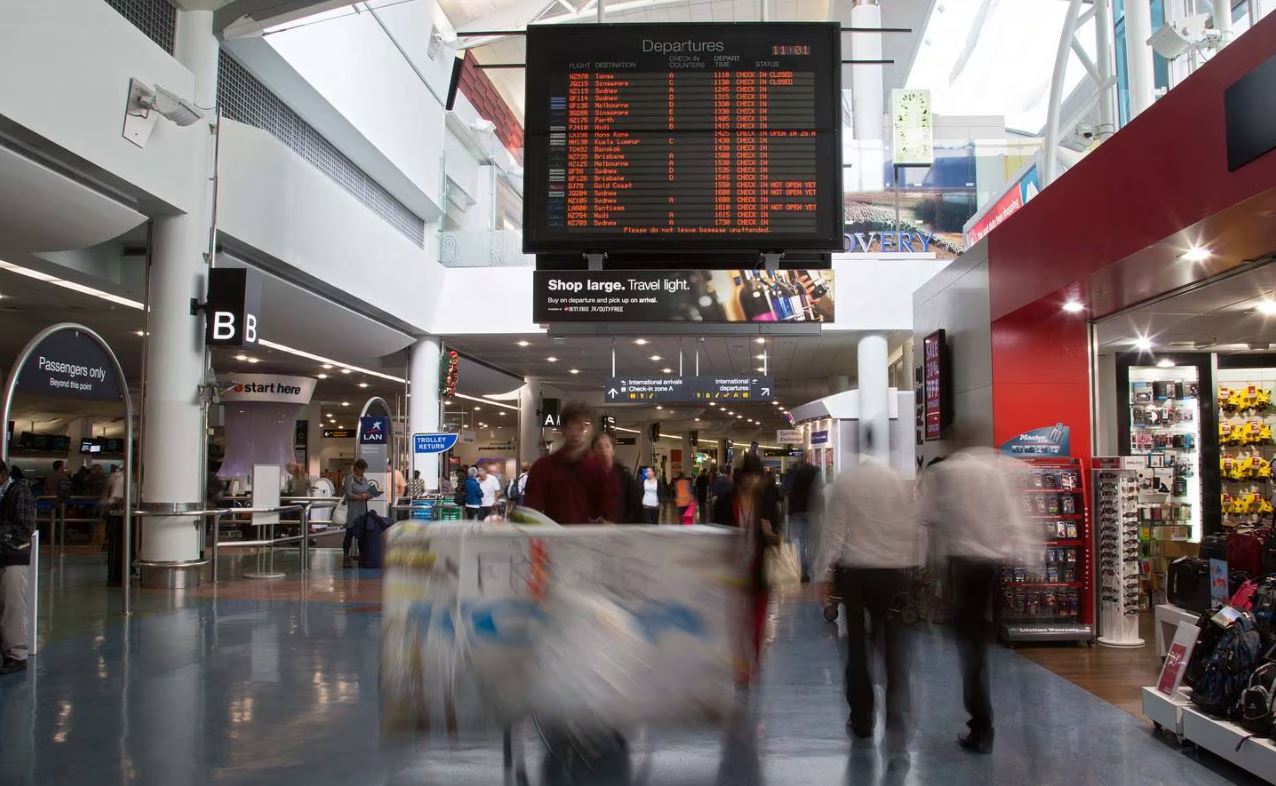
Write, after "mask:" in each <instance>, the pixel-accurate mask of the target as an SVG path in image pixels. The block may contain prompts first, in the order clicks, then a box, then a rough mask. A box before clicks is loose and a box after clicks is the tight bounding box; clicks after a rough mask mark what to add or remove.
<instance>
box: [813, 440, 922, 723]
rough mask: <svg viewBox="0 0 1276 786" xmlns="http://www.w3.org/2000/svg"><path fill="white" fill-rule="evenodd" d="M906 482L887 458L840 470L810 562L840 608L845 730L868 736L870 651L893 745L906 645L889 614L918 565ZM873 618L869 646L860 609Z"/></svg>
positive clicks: (902, 714) (902, 715) (900, 714)
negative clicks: (878, 669)
mask: <svg viewBox="0 0 1276 786" xmlns="http://www.w3.org/2000/svg"><path fill="white" fill-rule="evenodd" d="M920 530H921V528H920V525H919V522H918V518H917V509H916V504H915V502H914V497H913V489H912V485H911V484H910V483H908V482H907V481H905V480H904V479H903V478H902V477H900V475H899V474H898V473H897V472H895V470H893V469H891V468H890V467H889V466H887V465H886V464H884V463H882V462H881V461H878V460H877V459H873V458H868V459H866V460H864V461H863V462H861V463H860V464H858V465H856V466H854V467H851V468H850V469H848V470H846V471H845V472H843V473H842V474H841V475H840V476H838V478H837V480H836V481H835V482H834V484H833V489H832V495H831V497H830V499H829V504H828V506H827V509H826V511H825V514H824V523H823V527H822V532H821V536H820V548H819V551H818V553H817V555H816V561H815V565H814V569H813V574H814V577H815V578H822V579H823V582H824V586H823V590H824V592H825V593H827V592H828V590H829V588H830V587H829V585H830V584H832V585H833V587H834V588H835V589H836V590H837V593H838V595H839V596H841V600H842V605H843V607H844V608H845V615H846V628H847V634H848V642H847V645H848V652H847V660H846V678H845V679H846V702H847V704H849V705H850V708H851V711H850V717H849V718H848V719H847V721H846V725H847V727H848V728H849V730H850V731H851V732H852V733H853V734H855V736H857V737H871V736H873V718H874V715H873V698H874V697H873V680H872V676H871V671H872V669H871V667H870V665H869V656H870V652H872V653H874V654H876V653H880V655H881V657H882V658H883V661H884V663H885V666H886V669H885V671H886V730H887V733H888V734H890V735H892V737H893V739H892V743H893V744H907V741H908V735H909V733H910V731H911V723H910V721H909V690H908V674H907V668H908V652H907V647H906V643H905V641H904V637H903V631H902V630H900V625H901V623H900V622H899V621H898V620H897V619H895V618H893V617H892V616H890V615H888V613H887V612H888V609H889V608H890V606H891V605H892V602H893V601H894V599H895V597H896V596H897V595H899V594H901V593H905V592H907V590H908V573H907V571H908V569H909V568H913V567H916V566H917V565H919V564H921V562H920V555H921V537H920ZM866 610H867V611H868V614H869V616H870V617H871V618H872V636H873V641H872V647H871V648H870V646H869V644H870V642H869V640H868V633H867V631H866V628H865V624H864V612H865V611H866Z"/></svg>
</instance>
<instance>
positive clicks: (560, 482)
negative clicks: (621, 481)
mask: <svg viewBox="0 0 1276 786" xmlns="http://www.w3.org/2000/svg"><path fill="white" fill-rule="evenodd" d="M561 417H562V420H561V422H560V424H559V430H560V431H561V432H562V434H563V446H562V447H561V448H559V449H558V450H556V451H554V452H553V453H551V454H549V455H548V456H545V457H543V458H541V459H539V460H537V462H536V463H535V464H533V465H532V471H531V473H530V474H528V476H527V488H526V489H525V490H524V492H523V501H522V504H523V505H525V506H527V507H529V508H533V509H535V510H539V511H540V512H541V513H544V514H545V515H546V516H549V517H550V518H551V519H553V520H554V521H556V522H558V523H559V524H596V523H599V522H602V521H603V520H604V519H605V518H606V517H607V480H608V478H607V475H608V472H609V471H610V467H604V466H603V464H602V462H601V461H599V459H598V457H597V456H595V455H594V453H593V451H591V450H590V449H589V427H590V425H591V424H590V417H589V408H588V407H586V406H585V405H584V404H581V403H579V402H569V403H568V404H567V405H566V406H564V407H563V411H562V415H561Z"/></svg>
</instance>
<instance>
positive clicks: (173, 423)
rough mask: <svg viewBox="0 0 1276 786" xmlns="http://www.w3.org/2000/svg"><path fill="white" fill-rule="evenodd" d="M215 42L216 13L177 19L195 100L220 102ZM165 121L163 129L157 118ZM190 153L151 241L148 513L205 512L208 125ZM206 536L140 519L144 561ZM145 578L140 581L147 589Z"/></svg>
mask: <svg viewBox="0 0 1276 786" xmlns="http://www.w3.org/2000/svg"><path fill="white" fill-rule="evenodd" d="M217 51H218V50H217V39H216V38H215V37H214V36H213V14H212V12H211V11H179V12H178V14H177V37H176V45H175V48H174V56H175V57H176V58H177V60H178V62H180V63H181V64H182V65H184V66H186V67H187V68H188V69H190V71H191V72H192V73H194V74H195V86H196V90H195V95H194V97H193V98H194V101H195V103H196V104H197V105H199V106H201V107H210V106H212V105H213V104H214V102H215V95H216V88H217ZM160 122H161V123H166V122H167V121H165V120H161V121H160ZM162 130H163V131H164V132H166V133H183V134H184V135H185V138H186V140H187V143H188V144H189V148H190V152H189V155H188V157H187V158H186V162H187V165H188V169H187V172H185V173H184V176H185V180H186V188H187V197H188V202H187V204H189V205H190V209H189V212H187V213H184V214H179V215H172V216H164V217H161V218H156V219H155V221H154V226H153V231H152V234H151V241H152V246H151V273H150V292H149V295H150V303H149V305H150V314H149V331H150V333H149V335H148V336H147V342H146V370H147V379H146V380H145V386H146V398H145V414H144V417H145V428H144V430H143V440H142V461H143V464H144V475H143V485H142V500H143V505H144V506H147V507H150V508H151V509H159V510H163V509H172V508H174V507H175V508H187V509H189V508H196V509H197V508H199V507H202V505H203V501H202V500H201V499H200V486H201V479H202V477H203V473H204V472H205V468H204V467H202V466H199V460H198V457H199V456H202V455H204V453H203V450H202V447H203V446H202V443H203V439H204V437H203V434H201V433H200V432H201V422H200V421H201V409H200V403H199V396H198V390H197V388H198V385H199V384H200V383H201V381H202V380H203V373H204V345H203V342H204V335H203V320H201V319H199V318H197V317H192V316H191V314H190V302H191V299H192V298H197V299H199V300H203V299H204V273H205V269H206V264H205V260H204V254H205V253H206V252H207V251H208V232H209V217H210V203H211V199H210V197H211V194H210V187H209V173H210V172H211V166H212V137H211V135H210V133H209V130H208V126H207V124H205V123H202V122H201V123H196V124H195V125H194V126H192V127H191V128H190V129H185V130H181V131H179V130H178V129H177V127H176V126H166V127H165V128H164V129H162ZM200 533H201V530H200V529H199V528H197V527H195V526H192V519H190V518H163V517H155V518H147V519H143V520H142V537H141V546H140V549H139V552H138V557H139V559H140V560H141V561H142V562H165V563H174V562H176V563H183V562H190V561H193V560H196V559H198V557H199V554H200V549H201V545H202V544H201V542H200ZM146 577H147V576H146V571H145V569H144V570H143V581H144V583H145V581H146Z"/></svg>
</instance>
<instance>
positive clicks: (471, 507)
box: [461, 467, 483, 521]
mask: <svg viewBox="0 0 1276 786" xmlns="http://www.w3.org/2000/svg"><path fill="white" fill-rule="evenodd" d="M461 492H462V494H463V495H464V497H465V518H467V519H469V520H470V521H482V520H483V517H482V515H480V514H481V513H482V512H483V487H482V486H481V485H479V479H478V467H470V468H469V469H467V470H466V471H465V485H463V486H461Z"/></svg>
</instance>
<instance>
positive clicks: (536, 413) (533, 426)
mask: <svg viewBox="0 0 1276 786" xmlns="http://www.w3.org/2000/svg"><path fill="white" fill-rule="evenodd" d="M540 405H541V380H540V377H528V378H527V379H526V380H524V382H523V387H521V388H519V391H518V463H519V464H530V463H532V462H533V461H535V460H536V459H538V458H540V454H541V422H540Z"/></svg>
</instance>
